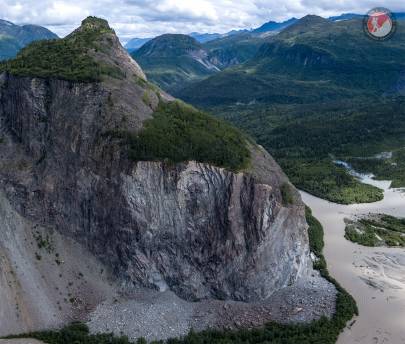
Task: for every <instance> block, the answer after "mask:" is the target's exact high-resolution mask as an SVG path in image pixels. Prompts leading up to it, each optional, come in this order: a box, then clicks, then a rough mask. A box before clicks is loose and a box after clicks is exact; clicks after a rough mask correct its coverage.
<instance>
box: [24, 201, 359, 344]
mask: <svg viewBox="0 0 405 344" xmlns="http://www.w3.org/2000/svg"><path fill="white" fill-rule="evenodd" d="M306 218H307V222H308V225H309V229H308V234H309V240H310V246H311V251H312V252H314V254H315V255H316V257H317V263H316V264H315V268H316V269H318V270H319V271H320V273H321V275H322V276H324V277H325V278H327V279H328V280H329V281H331V282H332V283H334V284H335V286H336V288H337V290H338V294H337V300H336V312H335V314H334V316H333V317H332V319H330V320H329V319H327V318H324V317H323V318H321V319H320V320H317V321H314V322H312V323H310V324H308V325H280V324H276V323H269V324H267V325H266V326H265V327H263V328H260V329H252V330H238V331H230V330H229V331H212V330H210V331H204V332H200V333H196V332H193V331H191V332H190V333H189V334H188V335H187V336H185V337H184V338H177V339H175V338H174V339H169V340H167V341H154V342H152V343H153V344H214V343H215V344H298V343H299V344H333V343H335V342H336V340H337V338H338V335H339V333H340V332H341V331H342V329H343V328H344V327H345V326H346V324H347V322H348V321H349V320H350V319H351V318H352V317H353V316H354V315H355V314H358V309H357V306H356V303H355V301H354V299H353V298H352V297H351V296H350V295H349V294H348V293H347V292H346V291H345V290H344V289H343V288H342V287H341V286H340V285H339V284H338V283H337V281H336V280H334V279H333V278H332V277H331V276H330V275H329V273H328V270H327V266H326V261H325V258H324V257H323V255H322V250H323V246H324V241H323V228H322V225H321V224H320V223H319V221H318V220H316V219H315V218H314V217H313V216H312V212H311V210H310V209H309V208H307V209H306ZM20 337H31V338H36V339H39V340H42V341H44V342H46V343H49V344H72V343H75V344H129V343H131V342H130V341H129V340H128V338H126V337H114V336H113V335H112V334H102V335H90V334H89V332H88V328H87V326H86V325H84V324H79V323H76V324H72V325H70V326H67V327H65V328H64V329H62V330H60V331H45V332H34V333H29V334H26V335H22V336H20ZM135 343H136V344H144V343H146V341H145V340H144V339H143V338H140V339H138V340H137V342H135Z"/></svg>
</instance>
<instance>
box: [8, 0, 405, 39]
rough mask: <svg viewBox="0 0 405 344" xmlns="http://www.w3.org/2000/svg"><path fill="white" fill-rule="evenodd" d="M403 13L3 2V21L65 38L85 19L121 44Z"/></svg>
mask: <svg viewBox="0 0 405 344" xmlns="http://www.w3.org/2000/svg"><path fill="white" fill-rule="evenodd" d="M375 6H385V7H388V8H390V9H391V10H393V11H405V2H404V1H403V0H335V1H330V0H284V1H283V2H282V3H281V2H280V0H238V1H237V2H236V1H232V0H98V1H94V0H58V1H51V0H17V1H16V0H1V2H0V13H1V16H2V19H6V20H9V21H12V22H14V23H17V24H23V23H30V24H38V25H42V26H46V27H48V28H49V29H51V30H52V31H54V32H56V33H57V34H58V35H60V36H64V35H66V34H68V33H69V32H70V31H72V30H73V29H74V28H75V27H77V26H78V25H80V22H81V20H82V19H84V18H85V17H87V16H88V15H95V16H99V17H102V18H105V19H107V20H108V21H109V22H110V25H111V26H112V27H113V28H114V29H115V30H116V31H117V33H118V35H119V36H120V37H121V39H123V40H124V41H125V40H127V39H129V38H131V37H149V36H155V35H159V34H162V33H166V32H171V33H174V32H178V33H189V32H192V31H200V32H201V31H203V32H226V31H229V30H232V29H240V28H251V27H257V26H259V25H261V24H263V23H264V22H266V21H269V20H276V21H280V20H285V19H288V18H291V17H302V16H304V15H306V14H309V13H310V14H318V15H322V16H330V15H337V14H340V13H344V12H356V13H366V12H367V11H368V10H369V9H371V8H373V7H375Z"/></svg>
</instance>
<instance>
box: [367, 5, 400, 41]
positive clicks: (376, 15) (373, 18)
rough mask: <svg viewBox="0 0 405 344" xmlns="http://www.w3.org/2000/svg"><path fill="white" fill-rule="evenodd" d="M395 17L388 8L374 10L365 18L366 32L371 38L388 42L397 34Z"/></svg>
mask: <svg viewBox="0 0 405 344" xmlns="http://www.w3.org/2000/svg"><path fill="white" fill-rule="evenodd" d="M395 29H396V21H395V18H394V15H393V14H392V13H391V12H390V11H389V10H388V9H386V8H374V9H372V10H371V11H369V12H368V13H367V15H366V16H365V18H364V31H365V32H366V33H367V35H368V36H369V37H370V38H373V39H375V40H386V39H388V38H390V37H392V35H393V34H394V33H395Z"/></svg>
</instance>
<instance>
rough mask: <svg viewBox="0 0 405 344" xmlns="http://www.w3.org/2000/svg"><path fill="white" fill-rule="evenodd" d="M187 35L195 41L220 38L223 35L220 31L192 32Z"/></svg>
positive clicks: (203, 41)
mask: <svg viewBox="0 0 405 344" xmlns="http://www.w3.org/2000/svg"><path fill="white" fill-rule="evenodd" d="M189 36H191V37H193V38H194V39H195V40H196V41H197V42H200V43H206V42H209V41H213V40H214V39H217V38H221V37H222V36H223V35H222V34H220V33H199V32H192V33H190V34H189Z"/></svg>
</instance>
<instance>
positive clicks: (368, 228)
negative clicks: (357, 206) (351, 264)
mask: <svg viewBox="0 0 405 344" xmlns="http://www.w3.org/2000/svg"><path fill="white" fill-rule="evenodd" d="M345 231H346V234H345V238H346V239H348V240H350V241H353V242H355V243H358V244H360V245H363V246H390V247H405V219H399V218H396V217H393V216H389V215H373V216H371V217H367V218H362V219H359V220H357V221H351V220H347V224H346V229H345Z"/></svg>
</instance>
